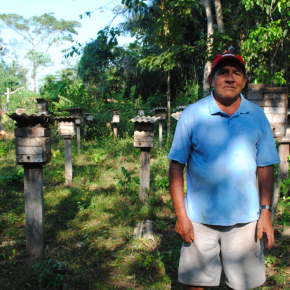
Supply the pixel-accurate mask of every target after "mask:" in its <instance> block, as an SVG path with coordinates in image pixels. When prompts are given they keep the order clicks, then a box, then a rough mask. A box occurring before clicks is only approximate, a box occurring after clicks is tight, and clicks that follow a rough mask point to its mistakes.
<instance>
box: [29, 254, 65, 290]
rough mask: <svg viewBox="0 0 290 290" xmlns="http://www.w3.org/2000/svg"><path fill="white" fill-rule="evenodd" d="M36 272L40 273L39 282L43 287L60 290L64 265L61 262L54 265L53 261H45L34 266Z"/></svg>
mask: <svg viewBox="0 0 290 290" xmlns="http://www.w3.org/2000/svg"><path fill="white" fill-rule="evenodd" d="M33 269H34V271H38V272H39V274H38V281H39V283H40V284H41V285H42V286H44V287H45V286H46V287H47V288H49V287H51V286H52V287H55V288H59V287H60V286H61V284H62V281H63V277H64V276H63V274H62V273H60V272H63V271H64V270H65V269H64V265H63V264H62V263H61V262H56V263H53V261H52V259H49V260H44V261H42V262H41V263H39V264H35V265H33Z"/></svg>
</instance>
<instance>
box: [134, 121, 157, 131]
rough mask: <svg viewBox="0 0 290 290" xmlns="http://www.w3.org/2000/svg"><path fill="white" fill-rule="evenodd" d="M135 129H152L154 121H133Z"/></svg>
mask: <svg viewBox="0 0 290 290" xmlns="http://www.w3.org/2000/svg"><path fill="white" fill-rule="evenodd" d="M134 129H135V131H154V123H153V124H152V123H138V122H136V123H135V127H134Z"/></svg>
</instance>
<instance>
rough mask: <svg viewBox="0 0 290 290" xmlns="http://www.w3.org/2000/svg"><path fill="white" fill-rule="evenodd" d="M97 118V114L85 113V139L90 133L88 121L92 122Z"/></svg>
mask: <svg viewBox="0 0 290 290" xmlns="http://www.w3.org/2000/svg"><path fill="white" fill-rule="evenodd" d="M95 116H97V115H96V114H93V113H84V117H85V129H84V137H86V136H87V131H88V121H89V122H92V121H93V120H94V118H95Z"/></svg>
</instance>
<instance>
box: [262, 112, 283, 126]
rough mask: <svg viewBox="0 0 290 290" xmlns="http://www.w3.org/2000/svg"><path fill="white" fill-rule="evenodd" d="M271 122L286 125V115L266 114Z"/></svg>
mask: <svg viewBox="0 0 290 290" xmlns="http://www.w3.org/2000/svg"><path fill="white" fill-rule="evenodd" d="M265 115H266V117H267V119H268V120H269V122H270V123H271V124H272V123H273V124H275V123H286V115H285V114H265Z"/></svg>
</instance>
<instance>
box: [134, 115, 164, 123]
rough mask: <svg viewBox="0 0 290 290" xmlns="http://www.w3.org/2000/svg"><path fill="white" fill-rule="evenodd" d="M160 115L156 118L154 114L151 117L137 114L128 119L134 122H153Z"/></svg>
mask: <svg viewBox="0 0 290 290" xmlns="http://www.w3.org/2000/svg"><path fill="white" fill-rule="evenodd" d="M159 119H160V117H158V118H156V117H155V116H153V117H151V116H148V117H145V116H142V117H140V116H137V117H135V118H133V119H131V120H130V121H131V122H133V123H135V122H137V123H155V122H156V121H157V120H159Z"/></svg>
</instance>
